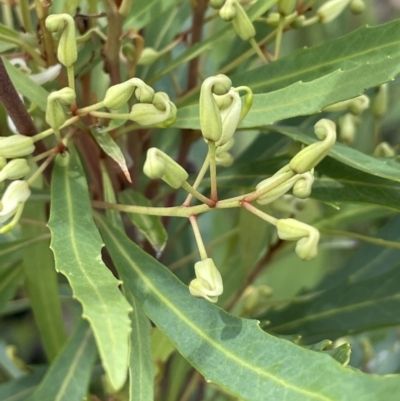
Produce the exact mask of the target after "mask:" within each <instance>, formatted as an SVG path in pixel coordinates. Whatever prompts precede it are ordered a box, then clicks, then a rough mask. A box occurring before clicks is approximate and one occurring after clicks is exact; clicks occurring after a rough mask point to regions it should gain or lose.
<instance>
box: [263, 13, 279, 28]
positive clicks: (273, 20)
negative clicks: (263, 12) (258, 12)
mask: <svg viewBox="0 0 400 401" xmlns="http://www.w3.org/2000/svg"><path fill="white" fill-rule="evenodd" d="M280 20H281V16H280V14H279V13H274V12H271V13H269V14H268V16H267V21H266V22H267V24H268V25H269V26H271V27H272V28H277V26H278V25H279V21H280Z"/></svg>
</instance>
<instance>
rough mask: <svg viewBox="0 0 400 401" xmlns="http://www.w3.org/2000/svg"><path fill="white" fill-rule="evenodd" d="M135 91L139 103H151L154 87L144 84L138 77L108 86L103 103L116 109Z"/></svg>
mask: <svg viewBox="0 0 400 401" xmlns="http://www.w3.org/2000/svg"><path fill="white" fill-rule="evenodd" d="M133 92H135V96H136V98H137V99H138V100H139V102H141V103H151V102H152V101H153V99H154V89H153V88H152V87H150V86H148V85H146V84H145V83H144V82H143V81H142V80H141V79H139V78H131V79H129V80H128V81H125V82H122V83H121V84H117V85H113V86H111V87H110V88H108V90H107V92H106V94H105V96H104V100H103V104H104V106H105V107H107V108H109V109H113V110H118V109H120V108H121V107H123V106H124V105H125V104H126V103H127V102H128V101H129V99H130V98H131V97H132V94H133Z"/></svg>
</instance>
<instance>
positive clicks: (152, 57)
mask: <svg viewBox="0 0 400 401" xmlns="http://www.w3.org/2000/svg"><path fill="white" fill-rule="evenodd" d="M160 55H161V53H160V52H158V51H157V50H156V49H154V48H152V47H145V48H144V49H143V51H142V53H140V58H139V61H138V65H150V64H153V63H154V62H155V61H156V60H157V59H158V58H159V57H160Z"/></svg>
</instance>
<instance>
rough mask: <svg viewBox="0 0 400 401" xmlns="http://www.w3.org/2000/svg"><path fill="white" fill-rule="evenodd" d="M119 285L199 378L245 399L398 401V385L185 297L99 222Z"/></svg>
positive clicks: (167, 275)
mask: <svg viewBox="0 0 400 401" xmlns="http://www.w3.org/2000/svg"><path fill="white" fill-rule="evenodd" d="M99 224H100V227H101V231H102V233H103V237H104V240H105V242H106V245H107V249H108V250H109V252H110V254H111V257H112V259H113V261H114V263H115V265H116V267H117V269H118V271H119V273H120V275H121V277H122V278H123V280H124V285H125V286H126V288H128V289H129V290H130V291H131V292H132V293H134V294H135V297H136V298H137V299H138V301H139V302H140V303H141V304H142V305H143V309H144V311H145V312H146V314H147V315H148V316H149V317H150V319H151V320H152V321H153V322H154V323H155V324H156V325H157V326H158V327H159V328H160V329H162V330H163V331H164V333H166V334H167V335H168V337H169V338H170V339H171V341H172V342H173V343H174V345H175V346H176V347H177V349H178V350H179V351H180V353H181V354H182V355H184V356H185V358H187V359H188V360H189V362H190V363H191V364H192V365H193V366H195V367H196V369H198V370H199V371H200V372H201V374H203V375H204V376H205V378H206V380H209V381H211V382H214V383H216V384H218V385H220V386H222V387H224V388H226V389H227V390H228V391H230V392H231V393H233V394H235V395H236V396H237V397H240V398H241V399H243V400H249V401H264V400H266V399H276V400H283V399H285V400H286V401H310V400H320V401H334V400H341V401H353V400H357V399H360V400H361V399H362V400H363V401H375V400H377V399H385V400H387V401H395V400H397V394H398V391H400V382H399V381H398V380H397V378H396V377H385V378H380V377H378V376H369V375H366V374H363V373H361V372H358V371H355V370H349V369H346V368H345V367H343V366H341V365H340V364H339V363H337V362H336V361H334V360H333V359H332V358H331V357H330V356H328V355H323V354H321V353H316V352H313V351H309V350H306V349H304V348H302V347H299V346H297V345H295V344H292V343H290V342H288V341H286V340H282V339H278V338H276V337H273V336H270V335H268V334H266V333H263V332H262V331H261V330H260V328H259V326H258V324H257V322H256V321H251V320H246V319H239V318H236V317H234V316H231V315H229V314H228V313H226V312H225V311H223V310H221V309H220V308H218V307H216V306H215V305H212V304H210V303H209V302H207V301H205V300H202V299H195V298H193V297H191V296H190V294H189V291H188V289H187V287H186V286H184V285H183V284H182V283H181V282H180V281H179V280H178V279H177V278H176V277H175V276H174V275H173V274H172V273H171V272H170V271H169V270H168V269H167V268H165V267H164V266H163V265H161V264H160V263H159V262H157V261H156V260H155V259H153V258H151V257H150V256H149V255H148V254H146V253H145V252H144V251H143V250H141V249H140V248H138V247H137V246H136V245H135V244H134V243H133V242H132V241H130V240H129V239H128V238H127V237H126V235H125V234H124V233H123V232H121V231H118V230H117V229H115V228H114V227H112V226H109V225H108V224H107V223H106V221H105V220H104V219H103V218H100V217H99Z"/></svg>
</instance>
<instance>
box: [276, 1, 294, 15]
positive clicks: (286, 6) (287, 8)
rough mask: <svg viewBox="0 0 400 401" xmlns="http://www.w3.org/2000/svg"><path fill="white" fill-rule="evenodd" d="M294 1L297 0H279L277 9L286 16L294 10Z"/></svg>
mask: <svg viewBox="0 0 400 401" xmlns="http://www.w3.org/2000/svg"><path fill="white" fill-rule="evenodd" d="M296 3H297V0H279V1H278V10H279V12H280V13H281V14H282V15H284V16H287V15H289V14H291V13H292V12H293V11H294V8H295V7H296Z"/></svg>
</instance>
